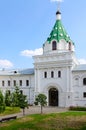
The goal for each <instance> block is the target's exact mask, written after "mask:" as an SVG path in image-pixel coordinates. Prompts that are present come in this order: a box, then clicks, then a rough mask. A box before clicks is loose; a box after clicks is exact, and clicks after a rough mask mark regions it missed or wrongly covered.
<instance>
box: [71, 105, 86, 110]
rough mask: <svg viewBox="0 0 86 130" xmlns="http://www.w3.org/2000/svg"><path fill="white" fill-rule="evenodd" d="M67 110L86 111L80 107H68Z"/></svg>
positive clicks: (85, 108)
mask: <svg viewBox="0 0 86 130" xmlns="http://www.w3.org/2000/svg"><path fill="white" fill-rule="evenodd" d="M69 110H72V111H86V107H81V106H70V107H69Z"/></svg>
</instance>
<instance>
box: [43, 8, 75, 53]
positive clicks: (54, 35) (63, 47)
mask: <svg viewBox="0 0 86 130" xmlns="http://www.w3.org/2000/svg"><path fill="white" fill-rule="evenodd" d="M64 51H74V42H73V41H72V40H71V38H70V36H69V35H68V33H67V32H66V30H65V28H64V26H63V24H62V21H61V12H60V11H59V10H58V11H57V12H56V22H55V24H54V27H53V29H52V31H51V33H50V35H49V37H48V38H47V40H46V42H45V43H44V45H43V53H55V52H56V53H58V52H64Z"/></svg>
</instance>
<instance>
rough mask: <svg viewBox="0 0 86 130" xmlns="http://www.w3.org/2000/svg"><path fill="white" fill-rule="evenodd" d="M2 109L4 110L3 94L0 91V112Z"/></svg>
mask: <svg viewBox="0 0 86 130" xmlns="http://www.w3.org/2000/svg"><path fill="white" fill-rule="evenodd" d="M4 110H5V102H4V96H3V94H2V92H1V91H0V113H1V112H3V111H4Z"/></svg>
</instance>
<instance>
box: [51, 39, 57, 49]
mask: <svg viewBox="0 0 86 130" xmlns="http://www.w3.org/2000/svg"><path fill="white" fill-rule="evenodd" d="M56 49H57V47H56V41H53V42H52V50H56Z"/></svg>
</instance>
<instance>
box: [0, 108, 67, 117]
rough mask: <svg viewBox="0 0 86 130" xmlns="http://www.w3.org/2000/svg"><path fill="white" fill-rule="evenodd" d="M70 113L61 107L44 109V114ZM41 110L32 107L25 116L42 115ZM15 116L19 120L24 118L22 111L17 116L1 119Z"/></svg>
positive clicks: (26, 110)
mask: <svg viewBox="0 0 86 130" xmlns="http://www.w3.org/2000/svg"><path fill="white" fill-rule="evenodd" d="M66 111H68V109H67V108H59V107H43V113H45V114H48V113H60V112H66ZM40 112H41V109H40V107H39V106H30V107H29V108H28V109H25V115H31V114H40ZM13 115H17V118H20V117H23V113H22V111H21V112H20V113H17V114H12V115H6V116H0V119H1V118H3V117H8V116H9V117H10V116H13Z"/></svg>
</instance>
